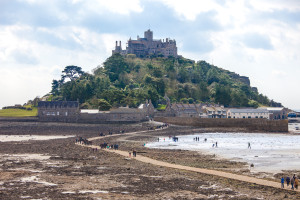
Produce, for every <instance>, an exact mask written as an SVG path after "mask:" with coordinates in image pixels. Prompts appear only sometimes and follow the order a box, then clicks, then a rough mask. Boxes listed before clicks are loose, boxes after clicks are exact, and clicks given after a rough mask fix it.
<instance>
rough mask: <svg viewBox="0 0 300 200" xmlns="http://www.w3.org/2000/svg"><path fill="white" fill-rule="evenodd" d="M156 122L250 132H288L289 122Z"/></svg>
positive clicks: (184, 119)
mask: <svg viewBox="0 0 300 200" xmlns="http://www.w3.org/2000/svg"><path fill="white" fill-rule="evenodd" d="M154 120H155V121H160V122H164V123H169V124H175V125H182V126H196V127H201V128H221V127H226V128H245V129H247V130H249V131H261V132H288V120H268V119H227V118H221V119H219V118H216V119H209V118H193V117H155V118H154Z"/></svg>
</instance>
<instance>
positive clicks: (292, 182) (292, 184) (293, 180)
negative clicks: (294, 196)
mask: <svg viewBox="0 0 300 200" xmlns="http://www.w3.org/2000/svg"><path fill="white" fill-rule="evenodd" d="M294 183H295V179H294V177H293V178H292V180H291V186H292V188H291V189H292V190H294Z"/></svg>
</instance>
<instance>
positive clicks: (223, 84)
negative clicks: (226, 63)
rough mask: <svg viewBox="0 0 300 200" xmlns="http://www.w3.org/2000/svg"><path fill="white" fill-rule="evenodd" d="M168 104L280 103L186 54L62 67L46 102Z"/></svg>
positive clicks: (120, 58)
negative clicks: (90, 66)
mask: <svg viewBox="0 0 300 200" xmlns="http://www.w3.org/2000/svg"><path fill="white" fill-rule="evenodd" d="M165 95H167V96H168V97H169V98H170V99H171V101H172V102H183V103H199V102H207V103H220V104H223V105H225V106H233V107H249V106H250V107H258V106H259V105H268V106H280V105H281V104H280V103H276V102H274V101H273V100H269V99H268V98H267V97H266V96H264V95H262V94H259V93H258V91H257V88H252V87H251V86H250V80H249V79H248V77H244V76H240V75H238V74H236V73H234V72H230V71H228V70H224V69H222V68H219V67H217V66H214V65H211V64H209V63H207V62H205V61H198V62H195V61H193V60H189V59H186V58H182V57H179V58H176V59H175V58H161V57H156V58H147V59H141V58H136V57H135V55H127V56H126V57H123V56H121V55H119V54H115V55H113V56H111V57H109V58H108V59H107V60H106V61H105V62H104V63H103V66H101V67H98V68H96V69H95V70H94V71H93V74H88V73H84V72H83V71H82V70H81V68H80V67H76V66H67V67H66V68H65V70H64V71H63V73H62V79H61V80H53V82H52V91H51V95H50V96H49V97H48V99H49V100H64V99H66V100H77V99H78V100H79V102H80V103H81V107H82V108H98V107H99V103H100V106H101V108H102V109H103V110H105V109H109V108H110V107H111V106H112V107H118V106H126V105H129V107H137V106H138V105H139V104H141V103H143V102H144V101H145V100H146V99H151V100H152V102H153V104H154V106H155V107H157V106H158V105H159V104H165V100H164V98H163V97H164V96H165Z"/></svg>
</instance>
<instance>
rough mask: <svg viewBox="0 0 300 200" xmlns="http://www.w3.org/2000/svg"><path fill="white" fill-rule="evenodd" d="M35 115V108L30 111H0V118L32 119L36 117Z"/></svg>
mask: <svg viewBox="0 0 300 200" xmlns="http://www.w3.org/2000/svg"><path fill="white" fill-rule="evenodd" d="M37 113H38V112H37V108H35V107H33V108H32V110H22V109H4V110H0V117H34V116H37Z"/></svg>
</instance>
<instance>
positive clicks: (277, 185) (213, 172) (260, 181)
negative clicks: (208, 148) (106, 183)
mask: <svg viewBox="0 0 300 200" xmlns="http://www.w3.org/2000/svg"><path fill="white" fill-rule="evenodd" d="M159 130H161V129H159ZM143 132H151V131H149V130H147V131H137V132H130V133H124V134H122V135H133V134H136V133H143ZM114 136H120V134H114V135H107V136H101V137H93V138H89V139H88V140H89V141H93V140H99V139H103V138H106V137H114ZM77 145H80V146H84V147H89V148H97V149H101V148H100V147H99V146H95V145H82V144H77ZM102 150H103V151H107V152H111V153H116V154H119V155H121V156H124V157H127V158H130V159H135V160H138V161H141V162H144V163H149V164H152V165H157V166H162V167H168V168H173V169H181V170H187V171H193V172H198V173H203V174H209V175H213V176H219V177H224V178H229V179H233V180H238V181H243V182H247V183H253V184H258V185H263V186H269V187H273V188H279V189H283V190H289V191H292V190H291V189H289V188H281V183H280V182H275V181H269V180H264V179H260V178H254V177H250V176H245V175H238V174H234V173H230V172H222V171H218V170H213V169H204V168H196V167H189V166H184V165H177V164H172V163H168V162H164V161H159V160H155V159H152V158H149V157H146V156H141V155H137V156H136V157H132V156H131V157H129V153H128V151H121V150H113V149H102ZM293 191H296V192H300V190H293Z"/></svg>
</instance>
